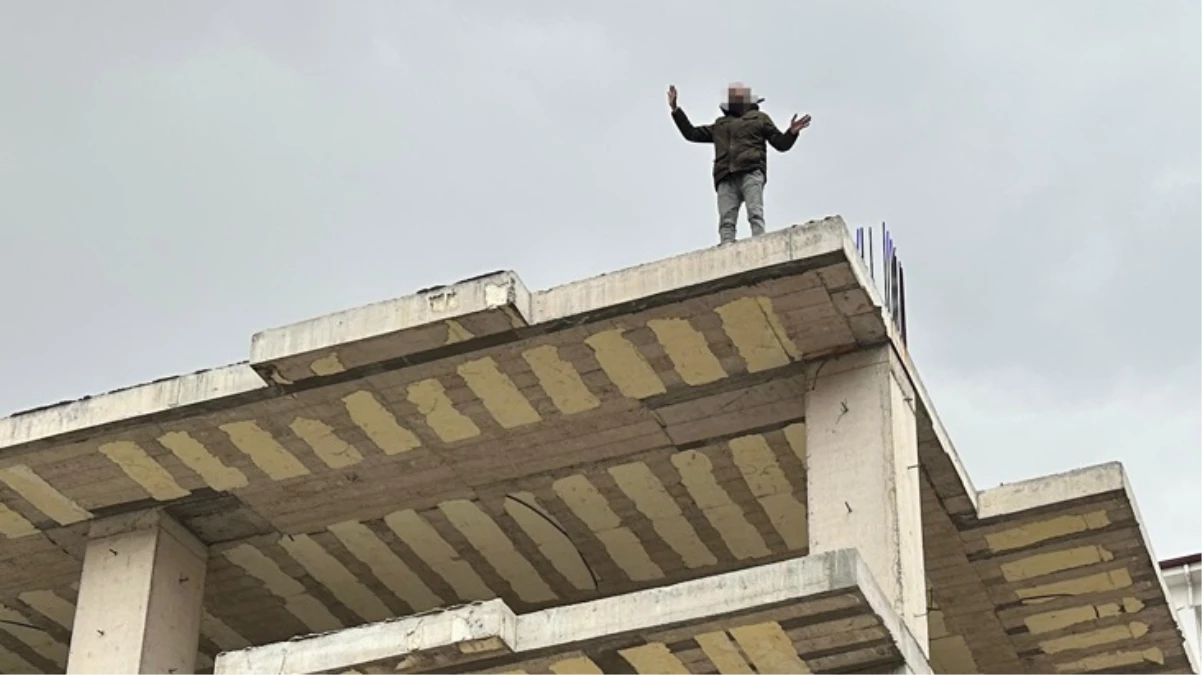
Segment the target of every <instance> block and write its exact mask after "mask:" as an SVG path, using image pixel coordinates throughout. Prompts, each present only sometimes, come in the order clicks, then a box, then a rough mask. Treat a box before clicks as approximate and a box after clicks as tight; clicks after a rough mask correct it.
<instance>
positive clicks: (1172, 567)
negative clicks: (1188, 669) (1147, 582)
mask: <svg viewBox="0 0 1202 675" xmlns="http://www.w3.org/2000/svg"><path fill="white" fill-rule="evenodd" d="M1160 572H1161V574H1162V575H1164V582H1165V586H1166V588H1168V592H1169V596H1168V599H1169V604H1170V606H1172V608H1173V611H1174V612H1176V613H1177V623H1178V624H1180V626H1181V632H1182V633H1184V634H1185V641H1186V643H1187V644H1188V645H1189V648H1190V649H1191V650H1192V651H1193V656H1194V659H1197V658H1198V654H1199V653H1202V652H1199V644H1200V643H1202V554H1198V553H1195V554H1193V555H1187V556H1182V557H1180V558H1172V559H1170V560H1162V561H1160Z"/></svg>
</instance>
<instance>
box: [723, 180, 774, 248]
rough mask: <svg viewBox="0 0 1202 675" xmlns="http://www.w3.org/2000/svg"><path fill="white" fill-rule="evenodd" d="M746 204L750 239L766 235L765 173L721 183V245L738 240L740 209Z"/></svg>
mask: <svg viewBox="0 0 1202 675" xmlns="http://www.w3.org/2000/svg"><path fill="white" fill-rule="evenodd" d="M743 204H747V222H748V223H750V224H751V236H753V237H754V236H757V235H761V234H763V233H764V172H763V171H760V170H759V169H756V170H755V171H748V172H746V173H738V174H735V175H733V176H727V177H726V178H723V179H722V182H721V183H718V236H719V237H720V238H721V243H723V244H728V243H730V242H732V241H734V240H735V223H736V222H737V221H738V220H739V207H740V206H742V205H743Z"/></svg>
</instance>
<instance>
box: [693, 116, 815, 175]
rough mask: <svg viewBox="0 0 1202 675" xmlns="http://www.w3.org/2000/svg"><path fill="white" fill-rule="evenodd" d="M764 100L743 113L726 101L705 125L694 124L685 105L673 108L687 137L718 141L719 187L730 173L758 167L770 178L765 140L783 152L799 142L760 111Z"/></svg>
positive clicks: (716, 156)
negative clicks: (720, 110)
mask: <svg viewBox="0 0 1202 675" xmlns="http://www.w3.org/2000/svg"><path fill="white" fill-rule="evenodd" d="M760 101H763V99H760ZM760 101H757V102H756V103H753V104H751V105H750V106H749V107H748V108H747V110H746V111H745V112H741V113H740V111H735V110H731V109H729V108H728V107H727V106H726V105H725V104H723V105H722V106H721V109H722V116H721V117H719V118H718V119H717V120H715V121H714V123H713V124H709V125H706V126H702V127H695V126H693V125H692V123H690V122H689V117H688V115H685V114H684V110H682V109H681V108H677V109H676V110H673V111H672V120H673V121H674V122H676V128H677V129H680V135H682V136H684V137H685V140H687V141H692V142H694V143H713V144H714V187H715V188H717V186H718V183H721V182H722V179H724V178H726V177H727V176H730V175H733V174H738V173H743V172H746V171H754V170H756V169H759V170H760V171H763V172H764V180H765V182H767V180H768V148H767V146H766V145H765V144H767V143H770V144H771V145H772V147H774V148H776V149H777V150H778V151H779V152H785V151H787V150H788V149H789V148H792V147H793V144H794V143H795V142H797V134H793V133H789V132H787V131H786V132H781V130H780V129H777V128H776V125H775V124H773V123H772V118H771V117H768V115H767V114H766V113H764V112H761V111H760V106H759V103H760Z"/></svg>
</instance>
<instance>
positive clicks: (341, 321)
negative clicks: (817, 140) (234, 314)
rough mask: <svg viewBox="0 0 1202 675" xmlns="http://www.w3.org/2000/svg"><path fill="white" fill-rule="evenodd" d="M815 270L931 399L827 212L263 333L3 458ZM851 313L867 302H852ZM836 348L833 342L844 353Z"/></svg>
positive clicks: (62, 421)
mask: <svg viewBox="0 0 1202 675" xmlns="http://www.w3.org/2000/svg"><path fill="white" fill-rule="evenodd" d="M841 263H844V264H845V265H844V264H841ZM832 266H835V267H832ZM820 268H827V269H833V270H838V271H837V272H824V274H827V275H828V276H830V275H832V274H833V275H835V276H838V277H840V278H838V279H833V278H823V282H824V283H825V284H826V285H827V287H828V288H846V289H847V290H846V291H844V292H842V293H833V292H832V294H831V300H832V301H834V302H835V305H836V307H837V309H838V310H839V311H841V312H843V313H844V314H845V315H847V316H848V318H849V319H857V318H864V319H866V320H867V321H866V322H865V323H864V324H863V325H854V324H853V330H854V331H855V333H856V334H855V340H854V341H853V343H852V344H851V345H843V346H849V347H850V348H851V349H855V348H857V344H856V343H857V342H858V343H859V345H858V346H866V344H865V343H867V342H875V343H886V342H888V343H891V344H892V345H893V348H894V350H895V351H896V352H897V354H898V356H899V358H900V360H901V362H902V363H903V365H904V367H905V369H906V371H907V372H908V375H909V377H910V379H911V381H912V382H913V384H914V386H915V388H916V389H917V390H918V393H919V398H920V399H921V402H923V403H924V404H927V403H929V401H930V397H929V395H928V394H927V393H926V390H925V387H923V385H922V382H921V380H920V379H919V378H918V373H917V370H916V369H915V368H914V365H913V363H912V362H911V360H910V356H909V353H908V351H907V350H906V348H905V345H904V344H903V343H902V341H901V340H900V338H899V336H898V335H897V333H896V330H895V329H894V326H893V323H892V322H891V321H890V320H888V319H887V318H884V317H885V315H886V314H887V310H886V309H884V307H885V305H884V303H883V302H882V300H881V297H880V294H879V292H878V291H877V287H876V285H875V283H873V281H872V280H871V277H870V275H869V272H868V269H867V266H866V265H865V264H864V261H863V259H862V258H861V257H860V255H859V254H858V252H857V251H856V248H855V243H854V242H853V241H852V238H851V236H850V234H849V232H848V230H847V226H846V224H845V223H844V221H843V219H842V218H841V217H839V216H829V217H826V218H823V219H820V220H814V221H810V222H807V223H805V224H801V225H794V226H792V227H789V228H786V229H783V230H779V231H776V232H772V233H769V234H766V235H763V236H759V237H753V238H749V239H745V240H742V241H740V242H737V243H736V244H733V245H729V246H722V247H712V248H707V249H702V250H699V251H693V252H689V253H684V254H681V255H678V256H675V257H672V258H667V259H664V260H659V261H655V262H650V263H645V264H642V265H637V266H635V267H630V268H627V269H624V270H619V271H616V272H611V273H607V274H602V275H599V276H595V277H592V278H589V279H583V280H580V281H574V282H570V283H567V284H564V285H562V286H557V287H555V288H551V289H548V290H544V291H538V292H533V293H532V292H530V291H529V290H528V289H527V288H526V286H525V284H523V283H522V281H521V279H520V278H518V276H517V274H515V273H513V272H495V273H492V274H487V275H483V276H479V277H475V278H471V279H467V280H464V281H461V282H458V283H454V284H451V285H448V286H436V287H433V288H429V289H426V290H423V291H420V292H418V293H415V294H413V295H409V296H405V297H401V298H396V299H392V300H385V301H382V302H377V303H374V304H370V305H366V306H363V307H358V308H354V309H349V310H345V311H341V312H336V313H333V314H328V315H325V316H322V317H318V318H315V319H309V320H307V321H301V322H298V323H294V324H291V325H288V326H282V327H279V328H270V329H267V330H263V331H260V332H258V333H256V334H255V335H254V336H253V337H252V338H251V346H250V360H249V361H248V362H242V363H237V364H233V365H227V366H222V367H218V368H213V369H210V370H204V371H200V372H196V373H191V374H187V375H180V376H177V377H170V378H165V379H161V380H157V381H154V382H150V383H146V384H140V385H136V386H132V387H128V388H124V389H119V390H116V391H112V392H109V393H106V394H101V395H98V396H91V397H85V398H82V399H79V400H76V401H70V402H65V403H61V404H57V405H52V406H48V407H42V408H37V409H34V410H30V411H26V412H22V413H17V414H15V415H12V416H10V417H7V418H3V419H0V459H2V458H3V456H4V455H5V454H7V453H12V452H17V451H25V450H35V449H38V448H44V447H47V446H53V445H60V444H64V443H69V442H72V441H73V440H74V439H76V438H86V437H89V436H94V435H96V434H97V433H104V432H109V431H113V430H118V429H121V428H123V427H124V426H126V425H132V424H144V423H147V422H158V421H169V420H178V419H182V418H186V417H190V416H193V415H197V414H201V413H207V412H212V411H216V410H223V409H226V408H232V407H235V406H238V405H244V404H247V403H250V402H254V401H257V400H266V399H271V398H276V397H280V396H285V395H287V394H289V393H292V392H293V391H296V390H297V389H301V388H309V387H314V386H324V385H328V384H331V383H334V382H337V381H340V380H342V381H346V380H350V379H354V378H358V377H363V376H365V375H370V374H371V373H373V372H381V371H386V370H390V369H395V368H399V367H404V366H407V365H412V364H418V363H424V362H429V361H433V360H437V359H440V358H444V357H446V356H449V355H453V354H456V353H462V352H463V351H466V350H469V349H480V348H484V347H487V346H490V345H492V344H498V343H503V342H506V341H514V340H520V339H523V338H526V337H530V336H532V335H536V334H539V333H551V332H555V331H559V330H566V329H570V328H572V327H574V326H576V325H579V324H583V323H586V322H594V321H599V320H604V319H607V318H611V317H615V316H620V315H621V314H624V313H628V312H632V311H639V310H643V309H647V308H651V307H655V306H658V305H662V304H667V303H671V302H679V301H682V300H687V299H688V298H690V297H694V296H700V295H704V294H708V293H714V292H717V291H721V290H723V289H727V288H738V287H744V286H749V285H753V284H755V283H758V282H762V281H765V280H770V279H774V278H778V277H782V276H787V275H790V274H798V273H800V272H801V271H804V270H807V269H820ZM844 277H845V278H844ZM853 304H856V305H863V306H849V305H853ZM856 312H861V313H860V314H856ZM840 346H841V345H833V347H834V348H835V350H837V348H839V347H840ZM826 351H827V352H828V353H829V352H830V351H832V350H831V349H827V350H826ZM845 351H846V349H845ZM823 355H824V354H816V355H815V354H811V353H807V354H803V355H801V356H802V358H806V357H810V356H823ZM924 412H927V413H929V416H930V418H931V424H932V425H933V427H934V433H935V436H936V437H937V438H938V440H939V444H940V445H941V446H942V447H943V448H945V449H947V450H948V452H949V459H950V460H951V462H952V463H953V464H954V465H955V471H956V473H957V474H959V477H960V479H961V481H962V482H963V484H964V486H965V487H966V488H968V489H967V493H968V499H969V500H970V501H971V502H972V503H973V504H974V505H975V503H976V491H975V490H974V489H972V488H971V482H970V480H969V477H968V474H967V473H966V472H965V470H964V468H963V466H962V465H961V463H960V461H959V458H958V457H957V456H956V453H955V452H954V449H953V447H952V444H951V440H950V438H949V437H948V436H947V433H946V432H945V430H944V429H943V427H942V424H941V423H940V422H939V420H938V418H937V416H935V415H934V414H930V413H932V411H930V409H929V405H925V406H924Z"/></svg>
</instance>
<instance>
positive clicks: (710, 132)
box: [672, 108, 714, 143]
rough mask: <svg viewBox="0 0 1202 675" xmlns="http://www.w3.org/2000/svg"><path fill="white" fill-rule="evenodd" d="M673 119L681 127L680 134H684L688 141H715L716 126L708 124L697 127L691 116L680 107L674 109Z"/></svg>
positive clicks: (677, 126) (678, 127)
mask: <svg viewBox="0 0 1202 675" xmlns="http://www.w3.org/2000/svg"><path fill="white" fill-rule="evenodd" d="M672 121H673V122H675V123H676V128H677V129H680V135H681V136H684V139H685V140H686V141H692V142H694V143H713V142H714V128H713V127H712V126H711V125H709V124H706V125H705V126H700V127H695V126H693V123H692V122H690V121H689V116H688V115H686V114H684V111H683V110H681V109H680V108H674V109H673V110H672Z"/></svg>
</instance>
